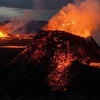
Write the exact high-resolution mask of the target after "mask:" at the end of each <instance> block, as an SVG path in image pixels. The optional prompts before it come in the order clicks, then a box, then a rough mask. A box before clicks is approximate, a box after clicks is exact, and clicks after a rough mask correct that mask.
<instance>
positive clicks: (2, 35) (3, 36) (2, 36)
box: [0, 32, 8, 38]
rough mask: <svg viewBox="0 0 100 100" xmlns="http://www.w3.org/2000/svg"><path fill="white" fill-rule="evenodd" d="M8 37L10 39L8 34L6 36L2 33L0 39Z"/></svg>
mask: <svg viewBox="0 0 100 100" xmlns="http://www.w3.org/2000/svg"><path fill="white" fill-rule="evenodd" d="M6 37H8V35H7V34H5V33H3V32H0V38H6Z"/></svg>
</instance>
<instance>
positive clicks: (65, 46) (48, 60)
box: [6, 0, 100, 90]
mask: <svg viewBox="0 0 100 100" xmlns="http://www.w3.org/2000/svg"><path fill="white" fill-rule="evenodd" d="M88 1H89V2H88ZM90 1H91V2H90ZM91 7H93V9H92V8H91ZM99 10H100V9H99V7H98V3H97V1H96V0H95V1H93V0H86V1H85V2H82V3H81V4H80V6H74V5H73V4H68V6H66V7H64V8H63V9H62V10H60V11H59V13H57V14H56V15H55V16H54V17H53V18H52V19H51V20H50V21H49V22H48V24H47V25H46V26H44V27H43V28H42V29H41V31H40V32H39V33H37V34H36V35H35V37H34V38H33V42H32V43H31V44H30V45H29V46H28V47H27V48H26V49H25V50H24V51H23V52H22V53H20V54H19V55H18V56H16V57H15V58H14V59H13V60H12V61H11V62H10V63H9V64H8V65H7V66H6V67H7V68H12V69H14V68H15V70H17V71H18V70H20V73H23V70H25V72H26V69H27V67H28V68H29V69H31V72H32V78H31V79H32V83H30V84H32V86H33V85H34V87H35V86H36V85H39V84H41V85H39V87H40V88H42V89H43V88H44V87H42V85H43V84H44V85H43V86H45V87H46V86H47V87H49V88H50V89H51V90H68V88H69V87H70V86H71V85H72V84H74V82H72V80H71V79H73V78H77V76H78V75H80V77H78V78H79V79H80V80H82V79H85V78H86V80H88V82H89V81H90V82H92V81H93V80H92V79H91V78H90V77H93V79H94V77H96V75H97V74H96V75H95V74H94V76H93V74H92V73H93V72H94V71H93V70H92V69H91V67H90V64H91V63H92V62H100V47H99V46H98V45H97V44H96V42H95V40H94V39H93V38H92V37H91V32H92V31H94V30H96V28H97V27H98V24H99V20H98V17H99V15H100V14H99V12H98V11H99ZM23 66H24V67H25V66H27V67H26V69H25V68H23ZM74 69H75V70H74ZM82 69H83V70H82ZM87 69H88V70H87ZM98 70H99V69H98ZM14 72H15V71H14ZM99 72H100V70H99ZM12 73H13V70H12V71H10V72H9V74H12ZM81 73H82V75H81ZM85 73H86V75H88V73H89V74H92V75H89V76H85ZM27 75H29V73H27ZM98 75H99V76H100V74H98ZM29 76H30V75H29ZM15 77H16V75H15ZM15 77H14V78H15ZM84 77H85V78H84ZM27 79H28V78H27ZM29 79H30V78H29ZM16 80H17V79H16ZM23 80H25V78H24V79H23ZM28 81H29V82H30V80H28ZM74 81H75V82H76V81H77V79H75V80H74ZM82 81H83V82H85V81H84V80H82ZM95 81H97V80H95ZM79 82H81V81H79ZM22 83H23V82H22ZM70 83H72V84H70ZM99 83H100V82H99ZM19 84H21V83H19ZM28 84H29V83H28ZM75 84H77V85H79V84H80V83H75ZM83 84H86V82H85V83H82V84H81V85H83ZM77 85H76V86H77ZM93 85H94V83H93ZM22 87H23V86H22ZM47 87H46V88H47ZM91 87H92V86H91ZM12 88H13V87H12ZM33 89H34V88H33ZM92 89H93V87H92Z"/></svg>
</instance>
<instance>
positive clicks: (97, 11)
mask: <svg viewBox="0 0 100 100" xmlns="http://www.w3.org/2000/svg"><path fill="white" fill-rule="evenodd" d="M99 16H100V7H99V5H98V2H97V1H96V0H94V1H93V0H90V1H89V0H86V1H85V2H82V3H81V4H80V6H75V5H73V4H68V5H67V6H65V7H63V8H62V10H60V11H59V13H57V14H56V15H55V16H54V17H53V18H52V19H51V20H50V21H49V22H48V24H47V25H46V26H45V27H43V30H53V31H54V30H59V31H65V32H69V33H72V34H75V35H78V36H81V37H88V36H90V35H91V32H92V31H94V30H96V28H97V27H98V24H100V20H99Z"/></svg>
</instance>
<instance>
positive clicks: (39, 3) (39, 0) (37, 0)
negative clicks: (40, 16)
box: [33, 0, 45, 10]
mask: <svg viewBox="0 0 100 100" xmlns="http://www.w3.org/2000/svg"><path fill="white" fill-rule="evenodd" d="M33 6H34V7H33V8H34V9H39V10H40V9H44V8H45V2H44V0H33Z"/></svg>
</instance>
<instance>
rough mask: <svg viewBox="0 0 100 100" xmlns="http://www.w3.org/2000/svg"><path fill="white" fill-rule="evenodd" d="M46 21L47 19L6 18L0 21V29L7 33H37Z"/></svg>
mask: <svg viewBox="0 0 100 100" xmlns="http://www.w3.org/2000/svg"><path fill="white" fill-rule="evenodd" d="M46 23H47V21H35V20H16V19H15V20H7V21H3V22H0V26H1V30H2V27H3V30H4V31H5V32H7V33H9V34H16V33H17V34H30V33H37V32H39V30H40V29H41V28H42V27H43V26H44V25H45V24H46Z"/></svg>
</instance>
